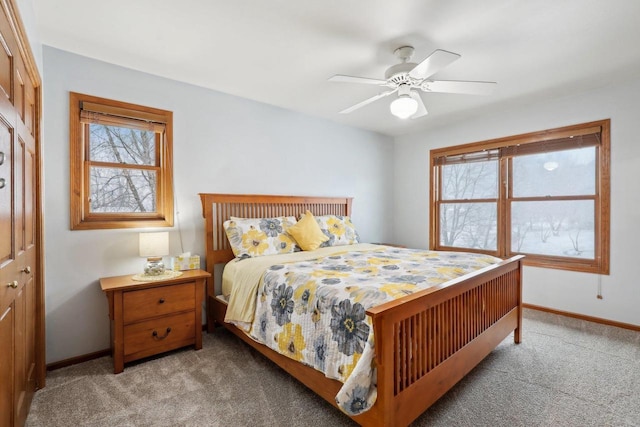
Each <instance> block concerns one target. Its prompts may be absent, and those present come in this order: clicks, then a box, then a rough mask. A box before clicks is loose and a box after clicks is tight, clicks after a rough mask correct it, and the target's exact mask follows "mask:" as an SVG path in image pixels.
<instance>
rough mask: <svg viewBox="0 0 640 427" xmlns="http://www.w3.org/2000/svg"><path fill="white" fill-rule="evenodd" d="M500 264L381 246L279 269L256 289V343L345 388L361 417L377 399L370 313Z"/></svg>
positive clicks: (343, 400) (344, 398) (347, 404)
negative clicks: (300, 363) (374, 308)
mask: <svg viewBox="0 0 640 427" xmlns="http://www.w3.org/2000/svg"><path fill="white" fill-rule="evenodd" d="M345 249H347V247H345ZM500 261H501V260H500V259H499V258H495V257H491V256H487V255H482V254H471V253H460V252H433V251H424V250H417V249H400V248H391V247H387V246H381V247H379V248H377V249H374V250H365V251H348V250H345V251H344V252H338V253H334V254H332V255H328V256H321V257H318V258H315V259H309V260H306V261H299V262H290V263H281V264H273V265H271V266H270V267H269V268H268V269H267V271H266V272H265V273H264V275H263V276H262V281H261V283H260V285H259V287H258V295H257V299H256V301H257V302H256V311H255V315H254V321H253V324H252V327H251V330H250V335H251V336H252V337H253V338H254V339H255V340H257V341H259V342H262V343H263V344H265V345H267V346H268V347H270V348H272V349H273V350H275V351H277V352H279V353H281V354H284V355H286V356H288V357H291V358H292V359H295V360H298V361H300V362H302V363H304V364H306V365H309V366H312V367H314V368H315V369H318V370H320V371H322V372H324V374H325V375H326V376H327V377H329V378H333V379H337V380H339V381H341V382H343V383H344V386H343V387H342V389H341V390H340V392H339V394H338V395H337V396H336V401H337V403H338V405H339V406H340V408H341V409H342V410H343V411H344V412H346V413H347V414H350V415H357V414H359V413H361V412H364V411H366V410H367V409H369V408H370V407H371V405H373V403H374V402H375V399H376V396H377V394H376V387H375V369H374V366H373V356H374V351H373V327H372V325H371V323H370V319H369V318H368V317H367V316H366V314H365V311H366V310H367V309H368V308H370V307H373V306H376V305H379V304H381V303H384V302H386V301H390V300H393V299H396V298H400V297H402V296H405V295H408V294H411V293H413V292H416V291H418V290H422V289H425V288H428V287H431V286H434V285H437V284H440V283H443V282H445V281H448V280H450V279H454V278H456V277H459V276H462V275H464V274H467V273H470V272H472V271H475V270H478V269H480V268H483V267H486V266H489V265H492V264H495V263H497V262H500Z"/></svg>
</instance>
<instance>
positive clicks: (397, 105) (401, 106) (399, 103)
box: [389, 95, 418, 119]
mask: <svg viewBox="0 0 640 427" xmlns="http://www.w3.org/2000/svg"><path fill="white" fill-rule="evenodd" d="M389 109H390V110H391V114H393V115H394V116H396V117H399V118H401V119H406V118H409V117H411V116H413V115H414V114H415V113H416V111H418V103H417V102H416V100H415V99H413V98H411V97H410V96H409V95H400V96H399V97H398V98H396V99H394V100H393V102H392V103H391V105H390V106H389Z"/></svg>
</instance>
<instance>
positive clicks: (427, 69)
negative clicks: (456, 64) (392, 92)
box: [409, 49, 460, 79]
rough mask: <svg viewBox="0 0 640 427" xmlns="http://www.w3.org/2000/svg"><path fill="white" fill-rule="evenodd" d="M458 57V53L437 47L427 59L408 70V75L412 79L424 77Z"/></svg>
mask: <svg viewBox="0 0 640 427" xmlns="http://www.w3.org/2000/svg"><path fill="white" fill-rule="evenodd" d="M458 58H460V55H458V54H457V53H453V52H448V51H446V50H440V49H437V50H435V51H433V53H432V54H431V55H429V56H428V57H427V59H425V60H424V61H422V62H421V63H419V64H418V65H416V66H415V67H413V70H411V71H409V76H410V77H413V78H414V79H426V78H427V77H429V76H432V75H434V74H435V73H437V72H438V71H440V70H441V69H442V68H444V67H446V66H447V65H449V64H451V63H452V62H453V61H455V60H456V59H458Z"/></svg>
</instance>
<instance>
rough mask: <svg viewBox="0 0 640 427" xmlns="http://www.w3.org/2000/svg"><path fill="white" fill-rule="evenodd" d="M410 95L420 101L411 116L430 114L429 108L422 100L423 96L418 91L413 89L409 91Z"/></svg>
mask: <svg viewBox="0 0 640 427" xmlns="http://www.w3.org/2000/svg"><path fill="white" fill-rule="evenodd" d="M409 96H410V97H412V98H413V99H415V100H416V102H417V103H418V110H417V111H416V113H415V114H414V115H413V116H411V119H417V118H420V117H422V116H426V115H427V114H429V112H428V111H427V108H426V107H425V106H424V102H422V97H421V96H420V94H419V93H418V92H414V91H411V92H409Z"/></svg>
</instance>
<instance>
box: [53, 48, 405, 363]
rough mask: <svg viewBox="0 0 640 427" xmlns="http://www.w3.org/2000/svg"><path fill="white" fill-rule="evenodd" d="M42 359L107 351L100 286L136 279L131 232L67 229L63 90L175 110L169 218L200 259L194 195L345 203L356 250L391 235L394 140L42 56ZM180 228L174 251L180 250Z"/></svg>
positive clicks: (61, 56) (103, 66) (78, 59)
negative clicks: (110, 279)
mask: <svg viewBox="0 0 640 427" xmlns="http://www.w3.org/2000/svg"><path fill="white" fill-rule="evenodd" d="M43 58H44V78H43V80H44V85H43V86H44V111H43V116H44V135H43V140H44V162H45V175H44V179H45V183H46V190H45V194H44V206H45V212H44V214H45V230H46V233H45V237H46V244H45V251H46V252H45V253H46V328H47V331H46V333H47V362H48V363H51V362H54V361H59V360H64V359H67V358H70V357H74V356H78V355H83V354H87V353H91V352H94V351H98V350H102V349H105V348H108V347H109V321H108V310H107V300H106V298H105V296H104V295H103V293H102V292H101V290H100V287H99V284H98V279H99V278H100V277H105V276H113V275H121V274H130V273H136V272H138V271H140V269H141V267H142V263H143V261H142V260H141V259H140V258H138V257H137V238H138V232H139V231H140V230H139V229H135V230H132V229H126V230H97V231H70V230H69V117H68V115H69V113H68V111H69V91H74V92H80V93H85V94H90V95H95V96H99V97H103V98H110V99H116V100H120V101H125V102H131V103H135V104H141V105H148V106H152V107H156V108H161V109H166V110H170V111H173V113H174V135H173V136H174V138H173V141H174V143H173V144H174V177H175V189H174V191H175V195H176V205H177V210H178V211H179V214H178V215H177V218H176V220H177V221H178V222H179V225H180V226H181V229H182V237H183V243H184V249H185V250H191V251H193V252H195V253H199V254H201V255H204V239H203V234H204V223H203V219H202V213H201V205H200V199H199V197H198V193H199V192H219V193H254V194H290V195H318V196H353V197H354V202H353V212H354V213H353V221H354V223H355V225H356V227H357V229H358V231H359V232H360V234H361V236H362V238H363V240H364V241H385V240H388V239H389V238H390V237H391V235H392V228H391V224H392V216H391V215H392V209H391V205H392V198H391V188H392V178H393V171H392V165H391V164H390V162H389V159H390V158H391V157H392V156H393V141H392V139H391V138H389V137H386V136H382V135H379V134H376V133H372V132H365V131H361V130H356V129H353V128H350V127H346V126H343V125H338V124H335V123H332V122H329V121H326V120H320V119H315V118H311V117H308V116H305V115H302V114H298V113H294V112H291V111H287V110H283V109H280V108H276V107H273V106H269V105H265V104H260V103H257V102H253V101H249V100H246V99H242V98H238V97H234V96H230V95H226V94H223V93H219V92H215V91H212V90H207V89H203V88H200V87H196V86H192V85H188V84H184V83H180V82H176V81H172V80H168V79H164V78H160V77H156V76H152V75H148V74H144V73H141V72H137V71H134V70H130V69H125V68H122V67H118V66H115V65H112V64H107V63H104V62H99V61H96V60H92V59H89V58H86V57H82V56H78V55H74V54H71V53H68V52H65V51H61V50H57V49H54V48H51V47H49V46H44V48H43ZM177 225H178V223H176V227H174V228H173V229H172V230H170V231H171V233H170V238H171V251H172V253H173V254H178V253H180V251H181V248H180V243H179V241H180V239H179V235H178V231H177V228H178V227H177Z"/></svg>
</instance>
